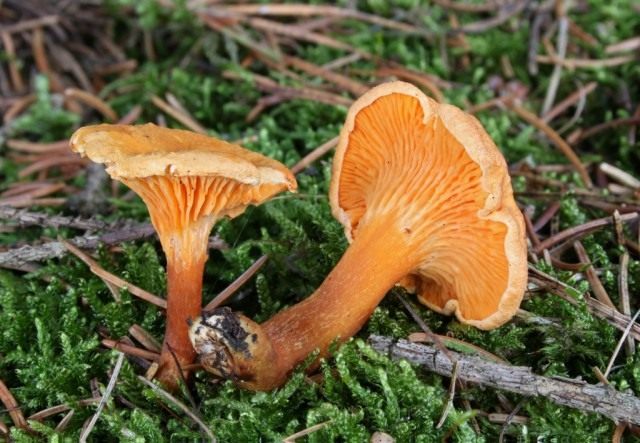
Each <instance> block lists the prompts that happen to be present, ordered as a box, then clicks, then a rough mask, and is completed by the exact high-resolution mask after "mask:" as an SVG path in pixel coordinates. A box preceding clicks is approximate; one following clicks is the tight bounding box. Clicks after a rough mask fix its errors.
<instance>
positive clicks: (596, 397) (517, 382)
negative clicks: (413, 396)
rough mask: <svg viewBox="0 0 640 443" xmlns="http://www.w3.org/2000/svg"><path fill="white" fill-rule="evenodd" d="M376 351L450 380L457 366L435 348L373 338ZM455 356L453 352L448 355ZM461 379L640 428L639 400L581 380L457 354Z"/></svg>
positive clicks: (371, 342) (403, 341) (378, 337)
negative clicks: (558, 376) (447, 377)
mask: <svg viewBox="0 0 640 443" xmlns="http://www.w3.org/2000/svg"><path fill="white" fill-rule="evenodd" d="M369 343H370V344H371V346H372V347H373V349H375V350H376V351H378V352H380V353H382V354H387V355H388V356H389V357H391V358H393V359H404V360H407V361H409V362H411V363H414V364H418V365H420V366H424V367H425V368H427V369H428V370H430V371H433V372H435V373H436V374H439V375H443V376H451V374H452V373H453V369H454V363H452V362H451V360H449V358H447V356H445V355H444V353H443V352H442V351H439V350H438V349H436V348H435V347H433V346H426V345H418V344H415V343H410V342H408V341H406V340H398V341H395V340H394V339H391V338H388V337H381V336H377V335H372V336H370V337H369ZM449 352H453V351H449ZM455 357H456V361H457V362H458V378H459V379H461V380H465V381H468V382H471V383H477V384H481V385H484V386H490V387H492V388H496V389H501V390H504V391H508V392H513V393H515V394H520V395H525V396H529V397H545V398H547V399H549V400H550V401H552V402H554V403H557V404H559V405H563V406H567V407H570V408H574V409H579V410H581V411H586V412H592V413H597V414H601V415H604V416H606V417H608V418H610V419H612V420H615V421H616V422H618V421H624V422H628V423H633V424H640V399H639V398H637V397H635V396H633V395H630V394H625V393H622V392H619V391H616V390H615V389H613V388H611V387H610V386H604V385H592V384H588V383H586V382H584V381H581V380H571V379H559V378H551V377H544V376H541V375H537V374H534V373H533V372H531V368H528V367H525V366H509V365H503V364H498V363H494V362H488V361H486V360H482V359H480V358H477V357H469V356H466V355H464V354H459V353H455Z"/></svg>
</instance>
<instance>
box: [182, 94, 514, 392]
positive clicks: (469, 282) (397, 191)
mask: <svg viewBox="0 0 640 443" xmlns="http://www.w3.org/2000/svg"><path fill="white" fill-rule="evenodd" d="M330 199H331V207H332V210H333V214H334V216H335V217H336V218H337V219H338V220H339V221H340V222H341V223H342V224H343V225H344V227H345V234H346V236H347V238H348V240H349V241H350V243H351V244H350V246H349V247H348V249H347V251H346V252H345V254H344V255H343V256H342V258H341V259H340V261H339V262H338V264H337V265H336V267H335V268H334V269H333V270H332V271H331V273H330V274H329V276H328V277H327V278H326V279H325V281H324V282H323V283H322V285H321V286H320V287H319V288H318V289H317V290H316V292H315V293H314V294H313V295H311V296H310V297H309V298H307V299H305V300H303V301H302V302H300V303H298V304H296V305H295V306H292V307H290V308H288V309H285V310H284V311H282V312H280V313H278V314H276V315H275V316H274V317H272V318H271V319H269V320H268V321H266V322H265V323H263V324H261V325H258V324H256V323H254V322H252V321H251V320H249V319H247V318H246V317H244V316H242V315H241V314H235V313H231V312H230V311H229V310H218V311H214V312H212V313H207V314H204V315H203V318H202V319H201V321H198V322H196V323H194V325H193V326H192V328H191V339H192V341H193V343H194V346H195V348H196V350H197V351H198V354H199V358H200V361H201V363H202V364H203V366H204V367H205V369H207V370H209V371H211V372H213V373H215V374H217V375H219V376H222V377H226V378H231V379H233V380H235V381H236V382H237V383H238V384H239V385H240V386H243V387H246V388H248V389H255V390H266V389H272V388H274V387H277V386H279V385H280V384H281V383H283V382H284V381H285V380H286V378H287V376H288V375H289V373H290V372H291V371H292V369H294V367H295V366H296V365H298V364H299V363H300V362H302V361H303V360H304V359H305V358H306V357H307V356H308V355H309V353H311V352H312V351H314V350H315V349H319V350H320V354H321V355H324V354H326V352H327V349H328V347H329V345H330V344H331V343H332V342H333V341H334V340H336V339H339V340H341V341H344V340H346V339H347V338H349V337H351V336H352V335H353V334H355V333H356V332H357V331H358V330H359V329H360V328H361V327H362V325H363V324H364V323H365V321H366V320H367V319H368V318H369V316H370V315H371V313H372V312H373V310H374V309H375V307H376V306H377V305H378V303H379V302H380V300H381V299H382V298H383V297H384V295H385V294H386V293H387V291H388V290H389V289H391V288H392V287H393V286H394V285H395V284H396V283H400V284H402V285H403V286H405V287H407V288H409V289H411V290H413V291H415V292H416V293H417V294H418V298H419V300H420V301H421V302H423V303H425V304H426V305H427V306H429V307H431V308H433V309H435V310H436V311H438V312H441V313H444V314H455V315H456V316H457V318H458V319H459V320H460V321H461V322H463V323H467V324H470V325H473V326H476V327H478V328H480V329H492V328H496V327H498V326H500V325H502V324H503V323H505V322H506V321H508V320H509V319H510V318H511V317H512V316H513V315H514V313H515V312H516V310H517V308H518V306H519V304H520V301H521V299H522V296H523V293H524V290H525V285H526V276H527V260H526V244H525V238H524V224H523V219H522V215H521V213H520V211H519V210H518V208H517V206H516V204H515V202H514V199H513V193H512V189H511V184H510V178H509V175H508V173H507V166H506V163H505V161H504V158H503V157H502V155H501V154H500V152H499V151H498V149H497V148H496V146H495V144H494V143H493V142H492V141H491V139H490V138H489V136H488V135H487V133H486V132H485V131H484V129H483V128H482V126H481V125H480V123H479V122H478V121H477V120H476V119H475V118H474V117H473V116H471V115H469V114H466V113H464V112H463V111H461V110H460V109H458V108H456V107H454V106H451V105H445V104H438V103H436V102H435V101H434V100H432V99H430V98H428V97H426V96H425V95H424V94H423V93H422V92H421V91H420V90H419V89H417V88H416V87H414V86H412V85H410V84H407V83H403V82H393V83H387V84H383V85H380V86H378V87H376V88H373V89H372V90H371V91H369V92H367V93H366V94H365V95H364V96H362V97H361V98H360V99H359V100H357V101H356V103H355V104H354V105H353V106H352V107H351V109H350V111H349V114H348V116H347V120H346V123H345V125H344V127H343V129H342V132H341V134H340V141H339V144H338V147H337V150H336V154H335V158H334V163H333V177H332V181H331V190H330Z"/></svg>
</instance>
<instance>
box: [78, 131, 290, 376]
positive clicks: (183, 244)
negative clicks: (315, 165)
mask: <svg viewBox="0 0 640 443" xmlns="http://www.w3.org/2000/svg"><path fill="white" fill-rule="evenodd" d="M71 148H72V149H73V150H74V151H76V152H79V153H80V154H82V155H83V156H87V157H89V158H90V159H91V160H93V161H94V162H97V163H104V164H106V166H107V168H106V170H107V172H108V173H109V175H111V177H112V178H114V179H117V180H120V181H121V182H123V183H124V184H126V185H127V186H128V187H130V188H131V189H132V190H133V191H135V192H136V193H137V194H138V195H139V196H140V197H141V198H142V200H143V201H144V202H145V204H146V205H147V208H148V210H149V214H150V216H151V221H152V223H153V226H154V227H155V229H156V231H157V233H158V236H159V237H160V243H161V244H162V248H163V250H164V252H165V254H166V257H167V325H166V333H165V338H164V345H163V347H162V353H161V356H160V366H159V373H158V378H159V379H160V380H161V381H163V382H164V383H165V384H166V385H167V386H169V387H175V385H176V383H177V381H178V380H179V379H180V375H179V372H178V371H179V368H178V367H177V366H176V362H175V359H177V363H178V364H179V365H180V366H185V365H187V364H190V363H192V362H193V360H194V358H195V352H194V350H193V347H192V346H191V343H190V341H189V335H188V324H187V321H189V320H191V319H194V318H196V317H198V316H199V315H200V310H201V309H202V276H203V272H204V264H205V261H206V259H207V244H208V238H209V233H210V231H211V228H212V227H213V225H214V224H215V222H216V220H218V219H219V218H221V217H235V216H237V215H240V214H241V213H242V212H244V210H245V208H246V207H247V206H248V205H251V204H253V205H257V204H260V203H261V202H263V201H264V200H266V199H268V198H270V197H271V196H273V195H274V194H277V193H279V192H281V191H283V190H285V189H288V190H290V191H291V190H295V188H296V181H295V178H294V176H293V175H292V174H291V172H290V171H289V170H288V169H287V168H286V167H285V166H283V165H282V164H280V163H279V162H277V161H275V160H271V159H269V158H266V157H264V156H262V155H260V154H258V153H255V152H251V151H249V150H247V149H244V148H242V147H240V146H237V145H233V144H230V143H227V142H225V141H222V140H218V139H215V138H212V137H207V136H204V135H201V134H196V133H192V132H189V131H184V130H179V129H167V128H162V127H158V126H156V125H154V124H151V123H149V124H145V125H140V126H127V125H106V124H103V125H95V126H86V127H83V128H80V129H79V130H77V131H76V132H75V134H74V135H73V136H72V138H71ZM172 354H173V355H175V359H174V357H173V355H172Z"/></svg>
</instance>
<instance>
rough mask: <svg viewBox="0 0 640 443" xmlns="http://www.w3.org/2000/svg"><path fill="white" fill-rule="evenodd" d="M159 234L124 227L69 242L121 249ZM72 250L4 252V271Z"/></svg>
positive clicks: (220, 245)
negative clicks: (128, 244) (126, 244)
mask: <svg viewBox="0 0 640 443" xmlns="http://www.w3.org/2000/svg"><path fill="white" fill-rule="evenodd" d="M154 234H155V230H154V229H153V226H151V223H137V224H131V223H128V224H124V225H121V227H119V228H118V229H113V230H111V231H107V232H105V233H103V234H101V235H81V236H78V237H74V238H72V239H71V240H68V242H69V243H71V244H73V245H74V246H76V247H78V248H80V249H96V248H97V247H98V246H100V245H106V246H110V245H117V244H120V243H123V242H128V241H134V240H141V239H144V238H147V237H151V236H152V235H154ZM226 247H227V245H226V243H224V241H223V240H221V239H220V238H218V237H215V236H214V237H211V238H210V239H209V248H212V249H224V248H226ZM68 252H69V250H68V249H67V248H66V247H65V246H64V244H63V243H62V242H61V241H50V242H47V243H44V244H41V245H37V246H31V245H27V246H22V247H20V248H15V249H9V250H8V251H5V252H0V268H9V269H22V268H23V267H25V266H26V265H28V264H29V263H32V262H42V261H46V260H50V259H52V258H60V257H63V256H65V255H66V254H67V253H68Z"/></svg>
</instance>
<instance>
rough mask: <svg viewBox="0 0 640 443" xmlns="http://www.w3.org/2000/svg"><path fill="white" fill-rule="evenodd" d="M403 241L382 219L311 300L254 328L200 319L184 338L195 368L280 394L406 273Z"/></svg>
mask: <svg viewBox="0 0 640 443" xmlns="http://www.w3.org/2000/svg"><path fill="white" fill-rule="evenodd" d="M410 236H411V234H410V232H403V231H402V230H401V229H400V228H399V227H398V226H397V223H395V222H394V220H392V219H389V218H385V217H379V218H377V219H376V220H375V222H374V223H369V224H367V225H366V226H360V228H359V229H358V235H357V237H356V239H355V240H354V242H353V243H352V244H351V245H350V246H349V248H348V249H347V251H346V252H345V254H344V255H343V256H342V258H341V259H340V261H339V262H338V264H337V265H336V267H335V268H334V269H333V271H331V273H330V274H329V275H328V277H327V278H326V279H325V280H324V282H323V283H322V285H321V286H320V287H319V288H318V289H317V290H316V292H315V293H314V294H313V295H311V296H310V297H308V298H307V299H305V300H303V301H302V302H300V303H298V304H297V305H295V306H292V307H290V308H288V309H285V310H284V311H282V312H280V313H278V314H276V315H275V316H274V317H272V318H271V319H269V320H268V321H266V322H265V323H263V324H262V325H258V324H256V323H254V322H252V321H251V320H249V319H247V318H246V317H244V316H242V315H240V314H234V313H231V312H229V311H228V310H225V311H220V310H217V311H214V312H213V313H212V314H211V315H206V314H205V316H204V318H203V319H201V320H200V321H198V322H195V323H194V324H193V325H192V327H191V330H190V334H191V341H192V343H193V345H194V347H195V349H196V352H197V353H198V354H199V359H200V362H201V363H202V365H203V367H204V368H205V369H207V370H208V371H210V372H213V373H214V374H216V375H218V376H220V377H223V378H229V379H232V380H234V381H236V382H237V383H238V384H239V385H240V386H242V387H244V388H247V389H251V390H269V389H273V388H276V387H278V386H280V385H281V384H282V383H283V382H284V381H285V380H286V378H287V377H288V375H289V374H290V373H291V371H292V370H293V369H294V368H295V367H296V365H298V364H300V363H301V362H302V361H303V360H304V359H305V358H306V357H307V356H308V355H309V354H310V353H311V352H313V351H314V350H316V349H319V350H320V356H321V357H322V356H324V355H326V353H327V351H328V348H329V346H330V345H331V343H332V342H334V341H335V340H336V339H337V340H339V341H345V340H347V339H348V338H349V337H351V336H352V335H354V334H355V333H356V332H357V331H358V330H359V329H360V328H361V327H362V326H363V325H364V323H365V322H366V321H367V319H368V318H369V317H370V316H371V314H372V313H373V310H374V309H375V308H376V306H377V305H378V304H379V303H380V301H381V300H382V298H383V297H384V296H385V294H386V293H387V291H388V290H389V289H391V288H392V287H393V286H394V285H395V284H396V283H397V282H398V281H399V280H400V279H401V278H402V277H404V276H405V275H407V274H408V273H409V272H411V270H412V269H414V267H415V266H416V264H417V262H416V261H415V260H414V259H413V258H412V257H413V256H415V254H413V253H412V248H411V241H410ZM232 324H233V325H234V326H235V327H232V328H231V327H229V326H230V325H232Z"/></svg>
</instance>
